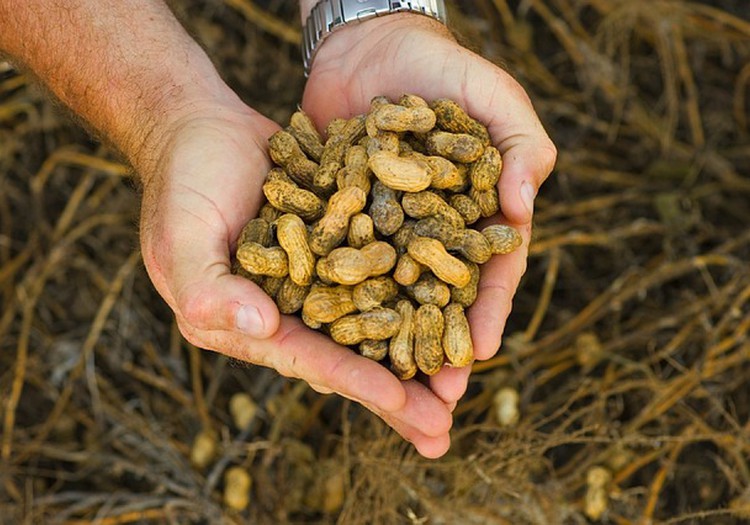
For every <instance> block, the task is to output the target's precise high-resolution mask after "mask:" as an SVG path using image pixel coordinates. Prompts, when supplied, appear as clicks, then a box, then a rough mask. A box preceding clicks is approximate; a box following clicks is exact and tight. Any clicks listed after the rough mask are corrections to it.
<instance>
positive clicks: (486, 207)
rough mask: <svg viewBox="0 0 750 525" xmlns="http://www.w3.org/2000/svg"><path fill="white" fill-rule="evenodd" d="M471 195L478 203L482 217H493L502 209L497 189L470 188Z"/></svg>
mask: <svg viewBox="0 0 750 525" xmlns="http://www.w3.org/2000/svg"><path fill="white" fill-rule="evenodd" d="M469 197H471V200H473V201H474V202H476V203H477V206H478V207H479V211H480V212H481V214H482V217H492V216H493V215H495V214H496V213H497V212H499V211H500V200H499V196H498V194H497V190H495V189H491V190H477V189H476V188H471V189H469Z"/></svg>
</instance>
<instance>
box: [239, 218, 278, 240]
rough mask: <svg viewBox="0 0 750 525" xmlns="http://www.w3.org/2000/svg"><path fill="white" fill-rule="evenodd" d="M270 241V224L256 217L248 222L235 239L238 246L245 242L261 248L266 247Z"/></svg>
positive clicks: (271, 237) (271, 236) (271, 238)
mask: <svg viewBox="0 0 750 525" xmlns="http://www.w3.org/2000/svg"><path fill="white" fill-rule="evenodd" d="M272 240H273V234H272V231H271V224H270V223H269V222H268V221H267V220H265V219H262V218H260V217H257V218H255V219H251V220H249V221H248V222H247V224H245V226H244V227H243V228H242V231H241V232H240V236H239V238H238V239H237V245H238V246H239V245H240V244H245V243H246V242H257V243H258V244H260V245H261V246H266V247H268V246H270V244H271V241H272Z"/></svg>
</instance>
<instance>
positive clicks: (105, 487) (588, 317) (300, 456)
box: [0, 0, 750, 525]
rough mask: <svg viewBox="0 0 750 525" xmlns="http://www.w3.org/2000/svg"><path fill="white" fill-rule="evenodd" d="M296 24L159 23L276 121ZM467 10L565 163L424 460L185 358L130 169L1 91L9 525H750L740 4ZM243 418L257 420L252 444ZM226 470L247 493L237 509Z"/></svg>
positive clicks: (0, 349) (320, 405) (270, 16)
mask: <svg viewBox="0 0 750 525" xmlns="http://www.w3.org/2000/svg"><path fill="white" fill-rule="evenodd" d="M294 4H296V2H281V1H267V2H265V3H264V5H263V6H261V4H260V3H259V2H258V3H255V4H254V3H252V2H251V1H250V0H203V1H198V0H180V1H175V2H174V5H175V9H176V11H178V12H179V14H180V16H181V17H182V18H183V20H184V21H185V24H186V25H187V26H188V27H189V28H190V31H191V32H192V33H193V34H194V35H195V36H196V38H198V39H200V40H201V41H202V42H203V44H204V45H205V47H206V49H207V50H208V51H209V53H210V54H211V56H212V57H213V59H214V60H215V61H216V64H217V65H218V67H219V68H220V70H221V71H222V74H223V75H224V76H225V77H226V79H227V81H228V82H229V83H230V84H231V85H232V86H233V87H234V88H235V89H236V90H237V92H238V93H239V94H240V95H241V96H242V98H243V99H244V100H246V101H247V102H248V104H250V105H252V106H253V107H255V108H257V109H259V110H260V111H262V112H263V113H265V114H266V115H268V116H269V117H271V118H273V119H275V120H276V121H277V122H279V123H282V124H283V123H286V121H287V119H288V117H289V115H290V114H291V112H292V111H293V110H294V109H295V108H296V105H297V103H298V102H299V100H300V97H301V93H302V89H303V86H304V78H303V74H302V68H301V65H300V59H299V58H298V47H297V43H298V41H299V38H300V32H299V24H298V23H297V22H296V20H297V18H296V11H295V7H294ZM457 4H458V2H453V9H452V12H451V14H452V21H453V22H452V23H453V26H454V28H455V29H456V30H457V31H458V33H459V34H460V35H462V38H463V39H464V41H465V42H466V43H467V45H469V46H471V47H472V48H473V49H475V50H477V51H478V52H480V53H481V54H483V55H484V56H486V57H487V58H489V59H490V60H493V61H496V62H497V63H501V64H503V65H504V67H506V68H507V69H508V70H509V71H510V72H512V73H513V74H514V75H515V76H516V77H517V78H518V79H519V81H520V82H521V83H522V84H523V85H524V86H525V87H526V89H527V90H528V91H529V93H530V95H531V97H532V99H533V101H534V104H535V106H536V108H537V109H538V111H539V113H540V115H541V117H542V119H543V121H544V123H545V125H546V126H547V128H548V130H549V132H550V134H551V136H552V137H553V140H554V141H555V142H556V144H557V145H558V148H559V151H560V155H559V162H558V165H557V168H556V170H555V173H554V175H553V176H552V177H551V178H550V179H549V181H548V182H547V183H546V185H545V186H544V187H543V189H542V191H541V192H540V195H539V198H538V202H537V211H536V217H535V232H534V240H533V242H532V245H531V256H530V260H529V268H528V271H527V274H526V276H525V278H524V280H523V282H522V285H521V288H520V290H519V292H518V294H517V297H516V300H515V303H514V304H515V307H514V311H513V314H512V316H511V318H510V320H509V324H508V328H507V331H506V335H505V339H504V342H503V347H502V349H501V351H500V352H499V353H498V355H497V357H495V358H493V359H491V360H490V361H486V362H482V363H478V364H476V365H475V373H474V374H473V376H472V379H471V383H470V388H469V392H468V394H467V395H466V397H465V398H464V399H463V400H462V401H461V402H460V404H459V406H458V408H457V410H456V425H455V429H454V431H453V436H452V437H453V447H452V449H451V451H450V453H449V454H448V455H447V456H446V457H444V458H442V459H440V460H438V461H428V460H425V459H422V458H420V457H419V456H418V455H416V454H415V453H414V451H413V450H412V449H411V447H410V446H409V445H408V444H405V443H403V442H402V441H401V440H400V439H399V438H398V437H397V436H396V435H395V434H394V433H393V432H391V431H390V430H388V429H387V428H386V427H385V426H384V425H383V424H382V423H380V422H379V420H377V419H376V418H375V417H374V416H372V415H370V414H369V413H367V412H366V411H365V410H363V409H360V408H359V407H358V406H356V405H353V404H352V403H350V402H348V401H346V400H342V399H341V398H338V397H335V396H321V395H318V394H316V393H315V392H314V391H312V390H311V389H310V388H308V387H307V386H306V385H305V384H304V383H301V382H296V381H291V380H288V379H284V378H281V377H279V376H278V375H277V374H276V373H274V372H272V371H269V370H266V369H260V368H255V367H239V366H236V365H233V364H231V363H228V362H227V361H226V360H225V359H224V358H222V357H220V356H217V355H214V354H211V353H207V352H202V351H200V350H198V349H196V348H194V347H192V346H190V345H189V344H187V343H186V342H185V341H183V340H182V339H181V338H180V336H179V333H178V332H177V330H176V327H175V325H174V323H173V320H172V316H171V313H170V311H169V310H168V308H167V307H166V306H165V305H164V303H163V302H162V301H161V299H160V298H159V296H158V295H157V294H156V292H155V291H154V289H153V288H152V286H151V284H150V282H149V281H148V278H147V276H146V273H145V270H144V268H143V266H142V263H141V260H140V255H139V252H138V238H137V228H136V224H137V216H138V207H139V204H138V192H137V185H136V184H135V183H134V182H133V181H132V180H131V178H130V177H129V171H128V169H127V167H125V166H123V165H122V164H121V163H120V162H119V161H118V160H117V158H116V157H115V156H114V155H113V154H112V153H111V152H110V151H107V149H106V148H104V147H102V146H101V145H100V144H98V143H96V142H95V141H93V140H92V139H90V138H89V137H88V136H87V135H86V133H85V132H83V131H82V130H81V129H80V128H79V127H77V126H76V125H75V124H74V123H73V122H72V120H71V119H70V118H68V117H67V116H66V115H65V114H64V112H63V111H61V110H60V109H59V108H56V107H55V105H54V104H52V103H51V102H49V101H47V100H45V98H44V96H43V95H42V94H41V93H40V91H39V90H38V89H37V88H35V87H34V86H33V85H32V84H31V83H30V82H29V79H28V78H26V77H25V76H23V75H20V74H19V73H17V72H15V71H13V70H12V69H11V68H9V67H8V66H7V65H3V66H2V68H1V69H0V399H2V408H1V409H0V410H1V411H2V421H0V425H1V426H0V435H1V436H2V437H1V439H0V523H3V524H5V523H7V524H22V523H25V524H37V523H61V524H68V525H73V524H88V523H91V524H93V523H97V524H124V523H179V524H182V523H196V524H198V523H201V524H202V523H205V524H215V523H263V524H265V523H341V524H360V523H361V524H369V523H374V524H381V523H383V524H389V523H410V524H454V523H476V524H539V525H542V524H584V523H607V524H618V525H620V524H622V525H625V524H650V523H659V524H692V523H700V524H704V523H705V524H726V525H729V524H740V523H748V522H750V360H748V357H750V340H749V339H748V330H749V329H750V264H749V263H748V261H749V260H750V228H748V224H750V125H749V122H750V110H749V109H748V108H749V107H750V6H748V4H747V2H746V1H745V0H714V1H693V2H686V1H674V0H651V1H648V2H646V1H639V0H638V1H636V0H521V1H506V0H474V1H466V2H460V9H459V8H457V7H456V5H457ZM239 392H244V393H247V394H249V395H250V396H251V397H252V399H253V400H254V402H255V403H256V404H257V413H256V414H255V416H254V417H253V418H252V419H251V420H250V422H249V423H248V424H247V425H246V426H245V427H244V428H237V427H236V425H235V424H234V423H233V420H232V417H231V415H230V412H229V400H230V399H231V398H232V396H233V395H234V394H236V393H239ZM498 392H502V393H503V395H507V394H508V392H516V393H517V394H518V396H519V397H518V399H519V407H518V409H519V413H520V417H519V419H518V421H517V422H515V423H512V422H511V423H510V424H502V423H501V420H500V419H499V416H498V410H497V408H498V403H497V401H496V400H497V395H496V394H497V393H498ZM500 397H502V396H500ZM206 435H208V436H212V439H213V440H214V441H215V443H216V447H217V448H216V454H215V456H214V457H213V458H212V459H211V460H210V461H208V462H207V464H206V465H205V466H204V467H203V468H197V467H195V466H193V465H192V464H191V461H190V454H191V449H192V447H193V443H194V441H195V440H196V438H197V437H198V436H206ZM230 467H241V468H243V469H245V470H246V471H247V472H248V473H249V475H250V477H251V479H252V487H251V489H250V504H249V506H248V507H247V509H246V510H244V511H242V512H237V511H233V510H231V509H230V508H229V507H228V506H227V505H225V503H224V499H223V497H224V496H223V495H224V490H225V477H224V474H225V471H226V470H227V469H229V468H230Z"/></svg>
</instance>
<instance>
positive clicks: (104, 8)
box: [0, 0, 228, 168]
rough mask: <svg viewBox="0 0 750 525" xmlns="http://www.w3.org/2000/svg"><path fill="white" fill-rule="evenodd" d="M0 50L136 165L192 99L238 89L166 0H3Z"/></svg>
mask: <svg viewBox="0 0 750 525" xmlns="http://www.w3.org/2000/svg"><path fill="white" fill-rule="evenodd" d="M0 50H2V51H3V52H4V53H7V54H8V55H9V56H10V57H11V59H12V60H14V61H16V62H17V63H19V64H20V65H21V66H22V67H24V68H26V69H28V70H30V71H31V72H33V74H34V75H35V76H36V77H37V78H38V79H39V80H40V81H41V82H42V83H43V84H45V85H46V87H47V88H48V89H49V91H51V92H52V93H53V94H54V95H55V96H56V97H57V98H59V99H60V101H62V102H63V103H64V104H65V105H66V106H68V107H69V108H70V109H71V110H73V112H75V113H76V114H78V115H79V116H80V117H81V118H83V120H85V121H86V122H87V123H88V124H89V125H90V126H91V127H92V128H93V129H94V130H96V132H97V133H99V134H101V135H102V136H104V138H106V139H107V140H109V141H110V142H112V143H113V144H114V145H115V146H116V147H117V148H119V149H120V150H121V152H122V153H123V154H124V155H125V156H126V157H127V158H128V160H129V161H130V162H132V163H133V164H134V165H136V168H138V167H139V166H138V165H139V164H147V163H148V162H151V161H153V157H154V156H156V155H157V154H158V152H156V151H150V150H153V149H155V147H156V146H155V144H156V143H158V140H157V137H158V136H159V135H160V134H165V133H166V130H165V128H166V127H168V126H170V125H171V124H172V123H173V122H174V121H175V119H178V118H179V117H180V116H181V115H184V114H187V113H189V111H190V109H191V105H194V104H199V103H201V101H207V100H210V99H211V98H212V97H216V96H217V95H218V96H228V95H227V94H226V93H225V92H226V91H227V90H226V89H225V88H224V86H223V83H222V82H221V80H220V79H219V77H218V75H217V73H216V71H215V69H214V68H213V66H212V65H211V63H210V61H209V59H208V58H207V57H206V55H205V53H203V51H202V50H201V49H200V47H199V46H198V45H197V44H196V43H195V42H194V41H193V40H192V39H191V38H190V37H189V35H188V34H187V33H186V32H185V31H184V30H183V28H182V27H181V26H180V24H179V23H178V22H177V20H176V19H175V18H174V16H173V15H172V13H171V12H170V10H169V9H168V8H167V6H166V5H165V4H164V2H163V1H162V0H24V1H23V2H18V1H17V0H0Z"/></svg>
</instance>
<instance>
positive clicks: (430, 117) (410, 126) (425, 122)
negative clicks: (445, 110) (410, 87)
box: [373, 104, 435, 133]
mask: <svg viewBox="0 0 750 525" xmlns="http://www.w3.org/2000/svg"><path fill="white" fill-rule="evenodd" d="M373 120H374V124H375V126H376V127H377V128H378V129H380V130H383V131H395V132H397V133H403V132H406V131H413V132H415V133H427V132H428V131H430V130H432V128H434V127H435V112H434V111H432V110H431V109H430V108H429V107H427V106H421V105H416V106H412V107H406V106H402V105H397V104H384V105H382V106H380V107H379V108H377V109H376V110H375V112H374V113H373Z"/></svg>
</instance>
